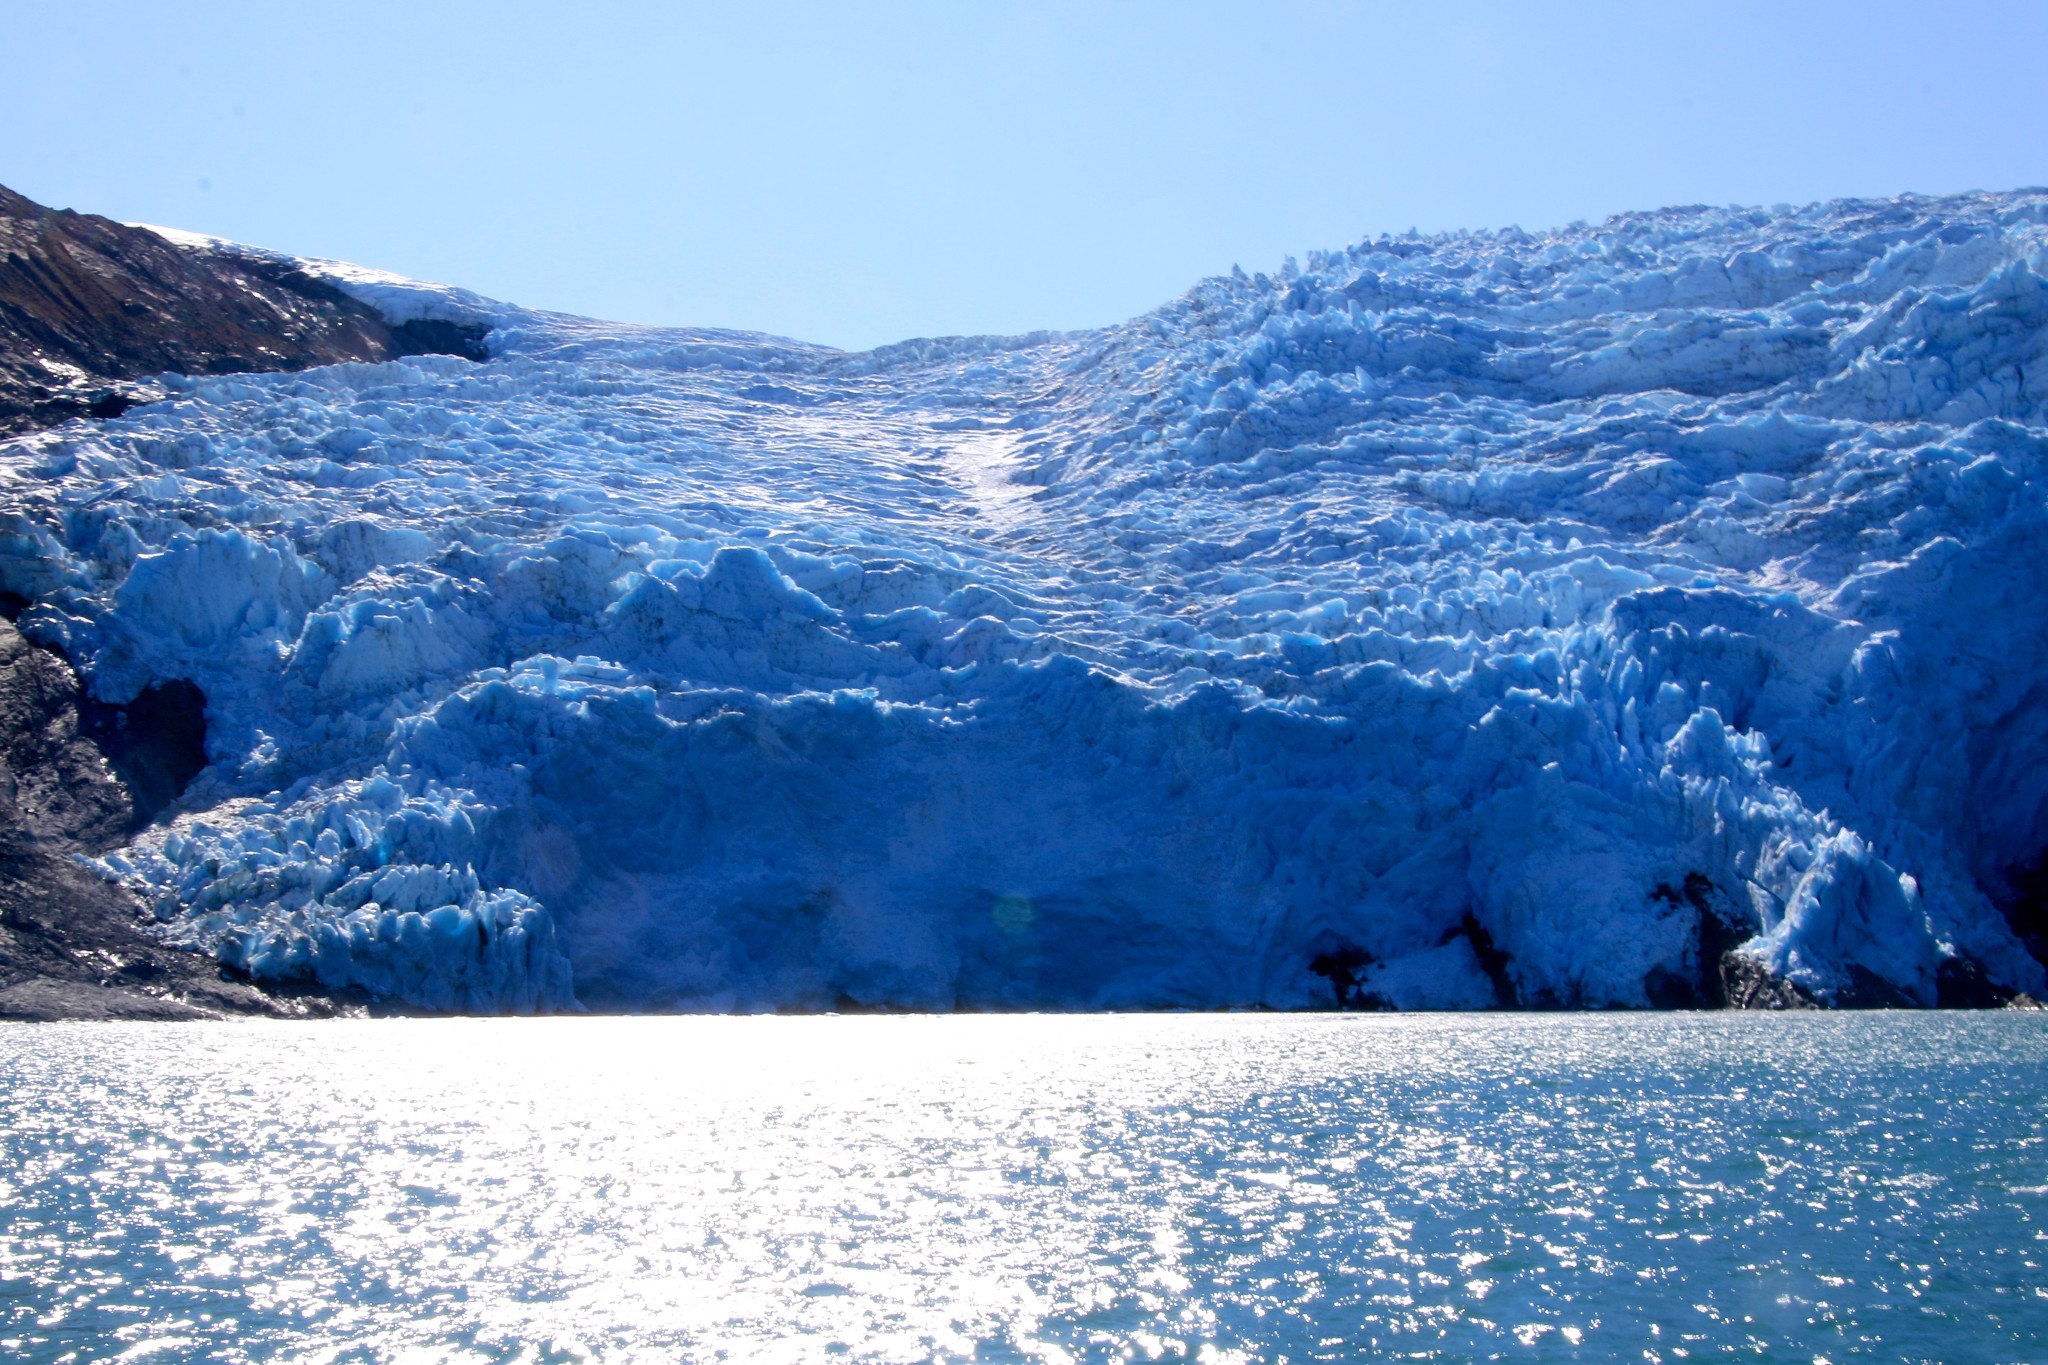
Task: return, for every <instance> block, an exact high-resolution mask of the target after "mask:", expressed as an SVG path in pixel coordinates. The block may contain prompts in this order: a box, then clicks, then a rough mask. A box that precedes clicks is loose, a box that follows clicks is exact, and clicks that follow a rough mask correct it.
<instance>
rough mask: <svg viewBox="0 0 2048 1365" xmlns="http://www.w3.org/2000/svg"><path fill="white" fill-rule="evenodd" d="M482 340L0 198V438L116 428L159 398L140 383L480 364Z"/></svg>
mask: <svg viewBox="0 0 2048 1365" xmlns="http://www.w3.org/2000/svg"><path fill="white" fill-rule="evenodd" d="M482 340H483V336H482V331H481V329H479V328H474V327H463V326H459V325H455V324H451V323H446V322H429V321H416V322H410V323H407V324H404V325H403V326H392V325H391V324H390V323H388V322H386V321H385V319H384V317H383V316H382V315H381V314H379V313H378V312H377V311H376V310H375V309H373V308H370V307H369V306H367V305H365V304H362V303H359V302H357V301H356V300H355V299H352V298H350V297H349V296H348V295H346V294H344V293H342V292H341V291H340V290H338V289H336V288H334V286H332V285H330V284H328V283H326V282H325V281H323V280H319V279H315V278H314V277H313V276H311V275H308V274H306V273H305V272H303V271H301V270H298V269H295V268H293V267H292V266H291V265H289V264H287V263H284V262H280V261H275V260H267V259H263V258H260V257H256V256H251V255H243V254H234V253H228V252H223V251H206V250H194V249H190V248H187V247H183V246H178V245H174V244H173V243H172V242H170V241H169V240H167V239H165V238H164V237H161V236H159V235H157V234H156V233H154V232H150V231H148V230H146V229H143V228H133V227H127V226H125V225H123V224H121V223H116V222H114V221H113V220H111V219H108V218H101V217H98V216H96V215H94V214H89V213H73V212H71V211H70V210H68V209H47V208H44V207H43V206H41V205H40V204H36V203H34V202H32V201H30V200H28V199H25V198H23V197H22V196H21V195H18V194H16V193H14V192H13V191H11V190H9V189H7V188H5V187H4V186H0V435H6V434H8V433H10V432H17V431H26V430H31V429H34V428H37V427H46V426H54V425H55V424H57V423H58V422H62V421H65V420H67V419H69V418H72V417H112V416H117V415H119V414H120V413H121V412H122V411H124V410H125V409H127V408H128V407H130V406H132V405H133V404H135V403H136V402H139V401H146V400H148V399H150V398H152V397H156V396H159V394H160V391H158V390H155V389H153V388H151V387H150V386H149V385H148V384H147V383H146V382H145V381H146V380H147V379H148V378H149V377H150V376H152V375H157V374H164V373H177V374H230V373H236V372H242V371H267V370H297V369H304V368H306V367H308V366H312V365H331V364H335V363H338V362H341V361H349V360H388V359H392V358H394V357H397V356H404V355H420V354H425V353H435V352H439V353H451V354H456V355H464V356H468V357H469V358H471V359H482V358H483V354H484V353H483V350H482Z"/></svg>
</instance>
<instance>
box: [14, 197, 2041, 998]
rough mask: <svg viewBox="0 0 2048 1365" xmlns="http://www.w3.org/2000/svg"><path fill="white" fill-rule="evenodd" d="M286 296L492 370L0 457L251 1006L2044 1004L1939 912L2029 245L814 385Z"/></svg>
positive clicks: (1658, 265) (1910, 207)
mask: <svg viewBox="0 0 2048 1365" xmlns="http://www.w3.org/2000/svg"><path fill="white" fill-rule="evenodd" d="M309 268H314V269H325V270H327V271H328V272H329V274H330V277H332V278H335V279H336V280H337V282H338V283H340V284H341V285H342V287H344V288H349V289H353V290H358V291H362V296H363V297H365V298H369V299H371V300H372V301H374V302H376V303H377V305H378V306H379V307H381V308H384V309H385V310H386V311H387V312H390V313H391V314H392V316H393V317H394V318H401V317H403V318H413V317H425V318H445V319H449V320H456V321H471V322H473V321H477V320H485V321H488V322H490V323H491V324H492V325H494V326H495V328H496V331H495V332H494V333H493V335H492V340H491V347H492V351H493V355H494V358H493V359H492V360H491V361H490V362H489V363H486V364H481V365H479V364H472V363H469V362H466V361H461V360H456V359H453V358H448V357H419V358H414V359H410V360H404V361H397V362H392V363H389V364H384V365H374V366H371V365H348V366H339V367H334V368H330V369H324V370H316V371H311V372H306V373H301V374H292V375H269V376H257V377H246V376H244V377H225V378H186V379H172V380H169V381H167V382H168V383H169V384H170V386H171V388H172V390H173V397H172V398H171V399H170V400H169V401H167V402H165V403H162V404H159V405H155V406H153V407H150V408H144V409H137V410H136V411H134V412H132V413H130V414H129V415H128V416H126V417H124V418H122V419H120V420H117V421H113V422H108V423H104V424H101V425H97V426H90V427H89V426H85V425H82V424H80V425H73V426H70V427H66V428H63V429H61V430H59V431H56V432H52V433H46V434H44V435H42V436H38V437H29V438H23V439H20V440H16V441H14V442H11V443H9V444H7V445H4V446H0V471H4V472H0V478H4V479H5V480H6V490H7V493H6V496H7V503H8V507H9V512H8V514H7V517H6V522H5V524H4V526H0V588H4V589H6V590H9V591H14V592H18V593H21V594H22V595H24V596H28V597H31V598H32V599H34V601H35V603H36V605H35V607H34V608H33V609H32V610H31V611H30V612H29V613H28V615H27V616H26V617H25V618H24V621H23V624H24V627H25V628H28V629H30V630H32V631H33V632H35V633H38V634H40V635H41V636H42V637H43V638H45V639H50V640H54V641H57V642H60V643H62V645H63V646H64V647H65V648H66V649H67V651H68V652H69V653H70V654H71V656H72V657H73V658H74V659H76V660H78V661H79V663H80V666H81V668H82V670H83V671H84V672H85V674H86V675H87V676H88V677H89V678H90V679H91V681H92V684H93V686H94V687H95V688H96V689H97V690H98V691H99V692H100V694H101V695H103V696H105V697H107V698H109V699H111V700H121V699H123V698H124V697H127V696H131V695H133V694H134V693H135V692H136V691H137V690H139V689H140V688H142V687H143V686H145V685H146V684H148V683H149V682H151V681H154V680H161V679H166V678H173V677H176V678H189V679H192V680H194V681H196V682H197V683H198V684H199V685H200V686H201V687H202V688H203V689H204V691H205V693H206V696H207V698H208V702H209V719H210V723H211V730H210V739H209V743H210V753H211V758H212V766H211V767H210V768H209V769H208V771H207V772H206V773H205V774H203V775H202V777H201V778H200V780H199V782H198V784H197V785H196V786H195V787H194V789H193V791H192V792H191V793H190V794H189V795H188V798H187V801H186V807H185V810H186V813H185V814H184V815H182V816H181V817H180V818H179V819H178V820H176V821H175V822H174V823H172V824H170V825H168V826H164V827H160V828H158V829H156V830H154V831H152V832H150V833H148V834H146V835H145V836H144V837H142V838H141V839H140V840H138V842H137V843H136V844H135V845H134V846H132V847H131V848H129V849H127V850H126V851H124V852H123V853H121V854H119V855H117V856H116V857H114V858H111V859H109V860H108V864H107V865H108V869H109V870H110V871H111V872H113V873H114V874H116V875H120V876H122V877H123V878H124V879H125V880H127V881H128V882H129V883H130V884H131V885H133V886H134V887H136V888H137V889H138V890H139V891H140V892H141V893H142V894H143V895H144V896H145V897H146V898H147V899H148V901H149V902H150V903H151V904H152V905H153V906H154V907H155V911H156V914H157V916H158V917H159V919H160V920H161V921H162V923H163V926H164V932H165V933H166V934H167V935H169V936H170V937H171V938H173V939H175V940H177V941H179V942H184V943H189V944H193V945H196V946H199V947H202V948H206V949H208V950H210V951H213V952H215V953H217V954H219V955H220V956H221V957H222V958H223V959H225V960H227V961H230V962H232V963H234V964H236V965H238V966H241V967H243V968H244V969H246V970H248V971H250V972H252V973H253V974H255V975H257V976H259V977H261V978H264V979H272V980H288V979H300V980H306V981H312V982H316V983H320V984H324V985H327V986H330V987H336V988H344V987H345V988H349V989H353V990H359V991H364V992H368V993H370V994H373V995H377V996H380V997H383V998H388V999H392V1000H398V1001H404V1002H408V1003H412V1004H415V1005H420V1006H425V1007H429V1008H443V1009H551V1008H564V1007H569V1006H571V1005H572V1004H574V1003H575V1002H576V1001H577V1000H578V999H579V998H580V1000H581V1001H582V1002H583V1003H584V1004H587V1005H591V1006H601V1007H636V1008H637V1007H671V1006H683V1007H703V1008H767V1007H798V1008H801V1007H832V1006H835V1005H846V1004H858V1005H870V1006H911V1007H933V1008H949V1007H953V1006H956V1005H966V1006H985V1007H1013V1006H1050V1007H1127V1006H1129V1007H1137V1006H1215V1005H1253V1004H1266V1005H1275V1006H1297V1005H1310V1004H1327V1003H1329V1002H1330V1001H1331V1000H1332V999H1333V997H1334V998H1342V999H1346V1000H1350V1001H1353V1002H1369V1001H1379V1002H1384V1003H1388V1004H1392V1005H1396V1006H1399V1007H1403V1008H1421V1007H1444V1008H1466V1007H1474V1006H1483V1005H1489V1004H1494V1003H1497V1002H1502V1001H1512V1002H1518V1003H1522V1004H1540V1003H1559V1004H1579V1005H1594V1006H1603V1005H1641V1004H1646V1003H1652V1002H1665V1003H1668V1002H1670V1001H1672V1000H1684V999H1691V998H1710V997H1711V995H1712V993H1713V990H1714V988H1715V972H1714V969H1715V966H1716V963H1715V961H1714V959H1715V958H1716V957H1718V954H1719V952H1720V951H1721V949H1722V948H1723V947H1727V946H1735V945H1739V947H1738V948H1737V950H1738V951H1739V952H1740V953H1742V954H1745V955H1747V956H1748V958H1749V959H1750V960H1752V961H1753V962H1754V963H1755V964H1756V965H1757V967H1758V968H1759V970H1764V971H1768V972H1769V973H1771V974H1773V975H1775V976H1777V977H1779V978H1781V979H1784V980H1787V981H1790V982H1792V983H1794V984H1795V985H1797V986H1799V987H1801V988H1803V989H1805V990H1807V991H1810V992H1813V993H1815V994H1817V995H1820V996H1822V997H1824V998H1825V997H1829V996H1833V995H1836V994H1837V993H1839V992H1843V991H1848V990H1857V991H1862V992H1864V993H1865V995H1866V996H1867V995H1868V994H1869V992H1870V990H1871V989H1872V987H1873V983H1876V986H1877V987H1879V988H1881V990H1882V991H1883V992H1888V993H1890V994H1891V995H1893V996H1895V997H1898V998H1903V999H1906V1000H1910V1001H1916V1002H1921V1003H1930V1002H1932V1001H1933V1000H1934V998H1935V995H1936V980H1937V974H1938V973H1939V972H1940V971H1941V970H1942V968H1943V964H1944V963H1945V962H1946V961H1948V960H1950V959H1952V958H1956V957H1958V956H1967V957H1969V958H1971V959H1974V960H1975V961H1976V962H1978V963H1980V964H1982V966H1983V968H1984V970H1985V971H1986V972H1987V973H1988V975H1989V976H1990V977H1991V978H1993V979H1994V980H1996V981H1997V982H1999V983H2001V984H2003V985H2005V986H2007V987H2008V988H2013V989H2025V990H2030V991H2040V990H2041V989H2043V987H2044V985H2048V982H2044V976H2043V972H2042V969H2041V967H2040V966H2039V964H2037V963H2036V962H2035V961H2034V960H2033V958H2032V957H2030V956H2029V955H2028V953H2027V952H2026V951H2025V950H2024V948H2023V947H2022V945H2021V944H2020V942H2019V941H2018V940H2017V939H2016V937H2015V936H2014V933H2013V932H2012V931H2011V929H2010V928H2009V927H2008V925H2007V923H2006V921H2005V919H2004V917H2003V916H2002V915H2001V913H2000V912H1999V909H1998V908H1997V905H1996V904H1995V902H1996V900H1997V898H1999V897H2002V896H2006V895H2009V894H2010V893H2011V891H2012V878H2013V877H2014V876H2015V875H2016V874H2017V873H2018V872H2019V871H2020V870H2022V869H2024V868H2026V867H2028V866H2030V865H2032V864H2033V863H2035V862H2036V861H2038V860H2039V859H2040V858H2041V856H2042V854H2043V852H2044V850H2048V782H2043V781H2041V780H2040V778H2039V776H2038V774H2039V773H2040V772H2041V771H2043V765H2044V763H2048V703H2044V701H2043V696H2044V693H2043V686H2044V684H2043V683H2042V681H2041V680H2042V679H2043V677H2044V676H2048V673H2044V669H2043V662H2044V661H2043V657H2042V656H2043V653H2044V651H2048V629H2044V627H2048V619H2044V618H2048V557H2044V556H2042V555H2041V554H2040V553H2039V548H2038V547H2039V546H2040V545H2042V544H2043V543H2048V509H2044V499H2043V490H2044V487H2048V483H2044V462H2048V425H2044V424H2048V284H2044V280H2043V276H2044V274H2048V195H2044V194H2041V193H2020V194H2012V195H1977V196H1967V197H1959V198H1948V199H1917V198H1908V199H1900V200H1894V201H1878V202H1849V203H1839V204H1828V205H1819V206H1814V207H1811V208H1808V209H1805V210H1800V211H1796V212H1794V211H1783V212H1778V213H1763V212H1743V211H1725V212H1724V211H1711V210H1684V211H1667V212H1662V213H1652V214H1638V215H1631V216H1627V217H1623V218H1617V219H1614V220H1610V221H1609V222H1607V223H1605V224H1602V225H1599V226H1597V227H1589V228H1578V229H1573V230H1569V231H1564V232H1558V233H1552V234H1547V235H1541V236H1532V235H1529V234H1524V233H1520V232H1513V231H1510V232H1506V233H1492V234H1487V233H1481V234H1472V235H1460V236H1451V237H1441V238H1419V237H1409V238H1402V239H1385V238H1383V239H1379V240H1376V241H1369V242H1365V243H1362V244H1360V245H1359V246H1356V247H1353V248H1351V249H1349V250H1347V251H1340V252H1334V253H1330V254H1327V255H1316V256H1312V257H1311V258H1310V260H1309V262H1308V264H1307V266H1306V267H1305V268H1298V267H1295V266H1294V265H1293V264H1292V263H1290V264H1289V266H1288V268H1287V269H1286V270H1284V271H1282V272H1281V273H1280V274H1279V275H1278V276H1277V277H1268V276H1264V275H1259V276H1254V277H1244V276H1242V275H1234V276H1232V277H1228V278H1220V279H1213V280H1208V281H1205V282H1204V283H1202V284H1201V285H1199V286H1197V287H1196V288H1195V289H1194V290H1192V291H1190V292H1189V293H1188V294H1187V295H1186V296H1185V297H1183V298H1181V299H1179V300H1176V301H1175V302H1173V303H1171V304H1169V305H1167V306H1166V307H1164V308H1161V309H1160V310H1158V311H1157V312H1155V313H1152V314H1149V315H1147V316H1145V317H1141V318H1138V319H1136V320H1134V321H1132V322H1130V323H1128V324H1125V325H1123V326H1120V327H1112V328H1108V329H1104V330H1102V331H1099V332H1090V333H1082V334H1072V335H1040V336H1034V337H1026V338H1016V339H1007V340H1000V339H989V338H973V339H958V338H956V339H948V340H939V341H920V342H911V343H905V344H903V345H901V346H895V347H888V348H884V349H883V350H880V351H876V352H871V353H867V354H861V355H850V354H843V353H839V352H835V351H830V350H826V349H823V348H817V347H809V346H803V345H800V344H797V343H793V342H785V341H780V340H776V339H773V338H766V337H758V336H751V335H745V334H734V333H722V332H692V331H674V330H657V329H647V328H634V327H625V326H613V325H609V324H602V323H595V322H591V321H588V320H583V319H572V318H562V317H558V316H553V315H545V314H536V313H531V312H526V311H523V310H519V309H516V308H511V307H509V306H505V305H497V304H491V303H489V302H488V301H485V300H480V299H477V298H475V296H473V295H466V294H461V293H459V291H450V290H445V289H440V288H438V287H433V286H420V285H413V284H409V283H408V282H405V281H397V280H394V279H392V278H391V277H386V276H377V275H374V274H372V273H369V272H360V271H356V272H353V273H351V272H350V271H349V270H344V269H342V268H340V267H329V266H322V265H320V264H319V263H311V264H310V267H309ZM572 967H573V989H572V973H571V968H572Z"/></svg>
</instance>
